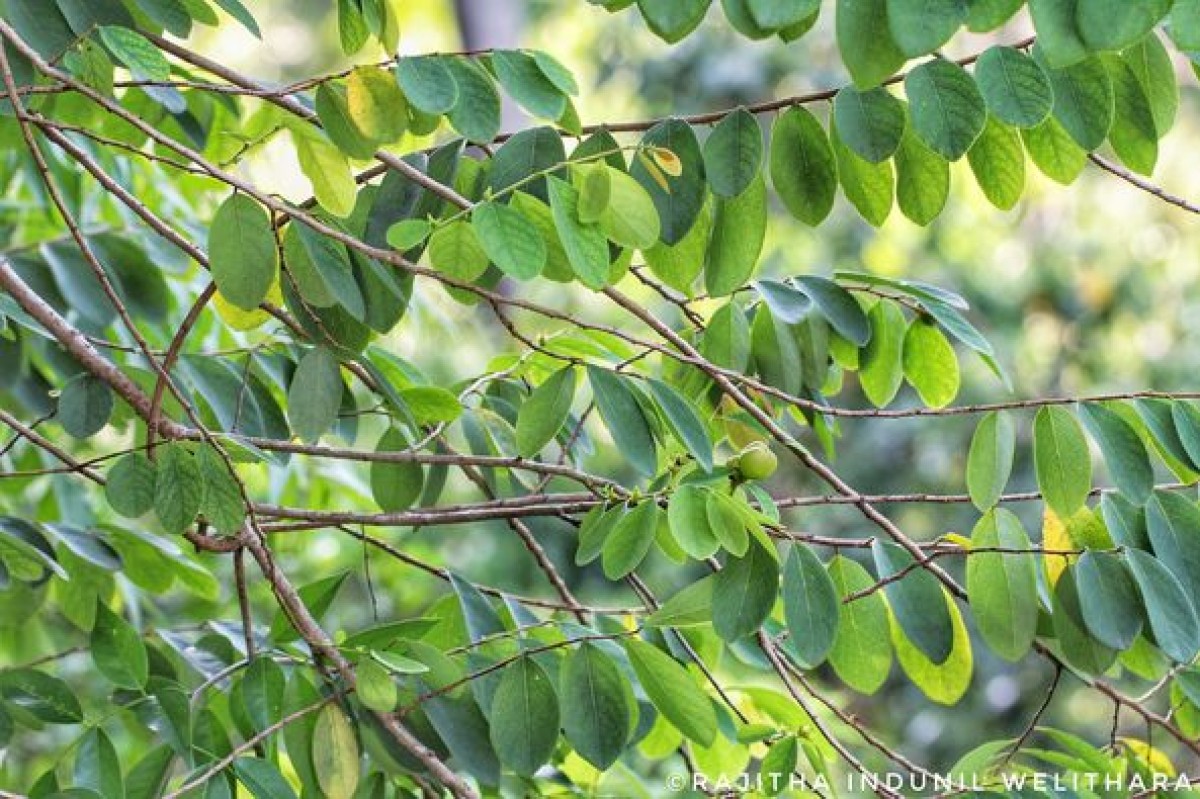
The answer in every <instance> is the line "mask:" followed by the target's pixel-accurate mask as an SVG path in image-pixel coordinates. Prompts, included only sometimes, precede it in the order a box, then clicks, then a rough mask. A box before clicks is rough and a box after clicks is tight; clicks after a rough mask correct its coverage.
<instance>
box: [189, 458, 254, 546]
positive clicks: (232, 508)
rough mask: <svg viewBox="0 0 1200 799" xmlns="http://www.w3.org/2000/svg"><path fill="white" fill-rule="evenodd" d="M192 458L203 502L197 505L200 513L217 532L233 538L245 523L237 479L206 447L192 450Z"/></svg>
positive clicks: (244, 512) (243, 501) (244, 513)
mask: <svg viewBox="0 0 1200 799" xmlns="http://www.w3.org/2000/svg"><path fill="white" fill-rule="evenodd" d="M195 458H196V466H197V467H198V468H199V470H200V476H201V478H202V479H203V481H204V501H203V502H201V503H200V512H201V513H202V514H204V518H205V519H206V520H207V521H208V523H209V524H211V525H212V526H213V527H215V528H216V529H217V530H218V531H219V532H222V533H224V534H225V535H236V534H237V533H238V532H239V531H240V530H241V528H242V524H243V523H244V522H245V521H246V503H245V500H244V499H243V498H242V491H241V488H240V487H239V484H238V479H237V475H235V474H234V473H233V472H231V471H230V470H229V466H228V464H226V463H225V461H224V459H222V458H221V455H220V454H219V453H218V452H217V450H216V449H215V448H214V447H213V446H211V445H209V444H202V445H201V446H200V448H199V449H198V450H196V455H195Z"/></svg>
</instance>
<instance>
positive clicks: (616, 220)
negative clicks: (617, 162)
mask: <svg viewBox="0 0 1200 799" xmlns="http://www.w3.org/2000/svg"><path fill="white" fill-rule="evenodd" d="M598 168H599V169H602V170H603V171H604V173H605V174H607V175H608V176H609V197H610V199H609V203H608V205H607V206H605V208H604V211H603V212H602V213H601V214H600V229H601V230H602V231H604V235H605V236H607V237H608V238H610V239H612V240H613V241H614V242H616V243H617V244H620V245H622V246H624V247H633V248H635V249H639V250H643V251H645V250H650V249H652V248H654V247H656V246H666V245H662V244H661V243H660V242H659V236H660V235H661V233H662V224H661V222H660V221H659V219H658V211H657V210H656V209H655V207H654V200H653V198H651V196H650V194H649V193H648V192H647V191H646V190H645V189H644V188H642V184H640V183H638V182H637V181H636V180H634V179H633V178H632V177H630V176H629V175H628V174H626V173H625V172H623V171H621V170H619V169H614V168H612V167H611V166H608V165H607V164H605V165H601V166H600V167H598ZM689 235H690V234H689ZM686 239H687V237H684V240H686Z"/></svg>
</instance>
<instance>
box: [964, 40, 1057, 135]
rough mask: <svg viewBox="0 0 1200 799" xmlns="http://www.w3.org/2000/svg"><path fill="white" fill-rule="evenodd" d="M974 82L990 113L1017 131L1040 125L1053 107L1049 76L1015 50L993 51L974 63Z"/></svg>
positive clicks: (995, 49)
mask: <svg viewBox="0 0 1200 799" xmlns="http://www.w3.org/2000/svg"><path fill="white" fill-rule="evenodd" d="M975 82H976V83H977V84H978V86H979V93H980V94H981V95H982V96H983V100H984V102H985V103H986V104H987V108H988V111H989V112H990V113H991V114H992V115H993V116H994V117H996V118H997V119H999V120H1000V121H1001V122H1006V123H1008V124H1009V125H1015V126H1016V127H1018V128H1031V127H1034V126H1035V125H1039V124H1041V123H1042V121H1043V120H1045V119H1046V117H1047V116H1048V115H1049V114H1050V111H1051V109H1052V108H1053V107H1054V90H1053V89H1052V88H1051V86H1050V78H1049V77H1048V76H1047V75H1046V72H1045V71H1044V70H1043V69H1042V68H1041V66H1039V65H1038V63H1037V62H1036V61H1034V60H1033V59H1032V58H1030V57H1029V56H1027V55H1025V54H1024V53H1022V52H1021V51H1020V50H1017V49H1015V48H1012V47H1000V46H997V47H991V48H988V49H987V50H985V51H984V52H983V54H982V55H980V56H979V60H978V61H976V62H975Z"/></svg>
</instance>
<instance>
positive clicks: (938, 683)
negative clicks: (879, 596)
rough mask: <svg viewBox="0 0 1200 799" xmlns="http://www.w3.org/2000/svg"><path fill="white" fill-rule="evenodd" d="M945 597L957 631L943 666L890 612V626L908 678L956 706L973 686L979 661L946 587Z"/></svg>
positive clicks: (935, 698) (941, 701) (936, 698)
mask: <svg viewBox="0 0 1200 799" xmlns="http://www.w3.org/2000/svg"><path fill="white" fill-rule="evenodd" d="M942 595H943V596H944V597H945V601H946V607H947V608H948V609H949V611H950V621H951V623H952V625H953V628H954V642H953V644H952V646H951V649H950V656H949V657H948V658H946V660H945V661H943V662H942V663H934V662H933V661H931V660H930V659H929V658H927V657H926V656H925V654H924V653H923V652H921V650H920V649H917V647H916V646H914V645H913V644H912V643H911V642H910V641H909V640H908V638H907V637H906V636H905V635H904V631H903V630H901V629H900V624H899V623H898V622H897V621H896V617H895V615H894V614H892V613H890V612H889V613H888V626H889V629H890V630H891V638H892V644H893V645H894V646H895V647H896V658H897V660H899V661H900V668H902V669H903V670H904V673H905V674H907V675H908V678H909V679H910V680H912V681H913V684H914V685H916V686H917V687H918V688H920V689H921V692H922V693H923V694H925V695H926V696H927V697H929V698H930V699H932V700H933V701H934V702H937V703H939V704H942V705H953V704H955V703H957V702H958V700H959V699H961V698H962V697H963V694H965V693H966V692H967V688H969V687H970V685H971V675H972V673H973V672H974V668H975V658H974V656H973V655H972V653H971V637H970V635H969V634H968V633H967V625H966V624H965V623H964V622H963V617H962V613H961V612H960V611H959V609H958V605H956V604H955V603H954V602H953V601H952V600H951V599H950V597H949V596H948V595H947V594H946V590H945V589H944V588H943V589H942Z"/></svg>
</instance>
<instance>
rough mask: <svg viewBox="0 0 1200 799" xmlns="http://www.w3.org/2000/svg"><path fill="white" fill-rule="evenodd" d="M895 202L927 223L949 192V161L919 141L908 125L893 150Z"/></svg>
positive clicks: (916, 219)
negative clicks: (894, 151) (898, 147)
mask: <svg viewBox="0 0 1200 799" xmlns="http://www.w3.org/2000/svg"><path fill="white" fill-rule="evenodd" d="M894 160H895V163H896V204H897V205H899V206H900V212H901V213H903V214H904V215H905V216H906V217H908V219H909V220H911V221H912V222H915V223H916V224H918V225H928V224H929V223H930V222H932V221H933V220H934V219H936V218H937V217H938V214H940V213H941V212H942V209H944V208H945V207H946V200H947V199H948V198H949V196H950V163H949V162H948V161H947V160H946V159H945V158H943V157H942V156H941V155H939V154H938V153H935V152H934V151H933V150H931V149H930V148H929V146H928V145H926V144H925V143H924V142H923V141H921V140H920V139H919V138H918V137H917V135H916V133H914V132H913V130H912V129H911V128H909V129H907V130H905V131H904V138H902V139H901V140H900V149H898V150H897V151H896V155H895V159H894Z"/></svg>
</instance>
